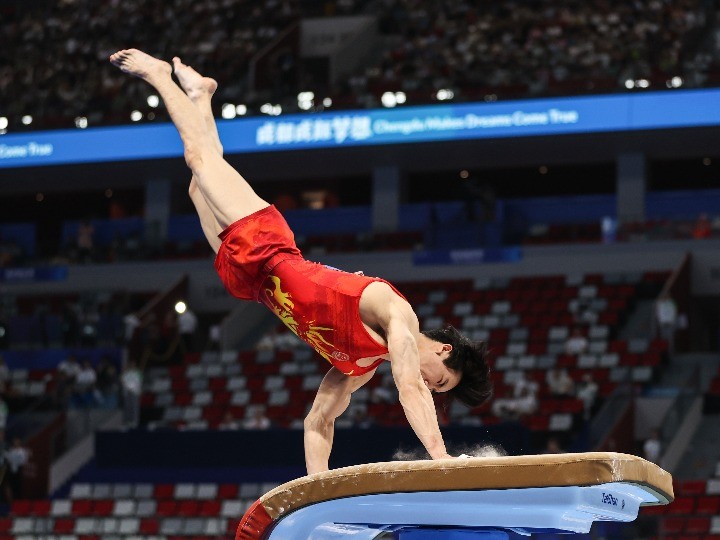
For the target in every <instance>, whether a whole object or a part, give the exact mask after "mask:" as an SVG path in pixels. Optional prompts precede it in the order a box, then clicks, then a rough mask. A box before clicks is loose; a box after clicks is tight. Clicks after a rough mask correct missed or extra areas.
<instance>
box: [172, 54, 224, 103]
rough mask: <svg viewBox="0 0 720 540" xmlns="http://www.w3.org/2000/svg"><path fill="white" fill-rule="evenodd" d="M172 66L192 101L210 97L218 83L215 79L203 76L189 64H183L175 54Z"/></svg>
mask: <svg viewBox="0 0 720 540" xmlns="http://www.w3.org/2000/svg"><path fill="white" fill-rule="evenodd" d="M173 68H174V71H175V76H176V77H177V79H178V81H179V82H180V86H181V87H182V89H183V90H185V93H186V94H187V95H188V97H189V98H190V99H191V100H192V101H197V100H198V99H200V98H202V97H212V95H213V94H214V93H215V90H217V86H218V83H217V81H216V80H215V79H211V78H210V77H203V76H202V75H200V74H199V73H198V72H197V71H195V70H194V69H193V68H191V67H190V66H186V65H185V64H183V63H182V61H181V60H180V59H179V58H178V57H177V56H176V57H175V58H173Z"/></svg>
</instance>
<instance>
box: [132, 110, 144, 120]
mask: <svg viewBox="0 0 720 540" xmlns="http://www.w3.org/2000/svg"><path fill="white" fill-rule="evenodd" d="M142 117H143V114H142V113H141V112H140V111H137V110H136V111H133V112H131V113H130V120H132V121H133V122H139V121H140V120H142Z"/></svg>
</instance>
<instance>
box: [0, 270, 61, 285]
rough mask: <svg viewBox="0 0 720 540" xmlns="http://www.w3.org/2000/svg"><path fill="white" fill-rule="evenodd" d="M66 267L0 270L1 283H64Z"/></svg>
mask: <svg viewBox="0 0 720 540" xmlns="http://www.w3.org/2000/svg"><path fill="white" fill-rule="evenodd" d="M67 276H68V269H67V266H37V267H32V266H29V267H26V268H0V282H2V283H35V282H37V281H65V280H66V279H67Z"/></svg>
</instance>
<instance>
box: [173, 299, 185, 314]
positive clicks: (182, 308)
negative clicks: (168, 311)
mask: <svg viewBox="0 0 720 540" xmlns="http://www.w3.org/2000/svg"><path fill="white" fill-rule="evenodd" d="M186 311H187V304H186V303H185V302H183V301H182V300H180V301H179V302H178V303H177V304H175V312H176V313H177V314H178V315H182V314H183V313H185V312H186Z"/></svg>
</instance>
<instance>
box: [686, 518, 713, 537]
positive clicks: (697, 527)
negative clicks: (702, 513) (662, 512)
mask: <svg viewBox="0 0 720 540" xmlns="http://www.w3.org/2000/svg"><path fill="white" fill-rule="evenodd" d="M685 532H686V533H689V534H705V533H708V532H710V518H706V517H692V518H689V519H688V520H687V523H686V525H685Z"/></svg>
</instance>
